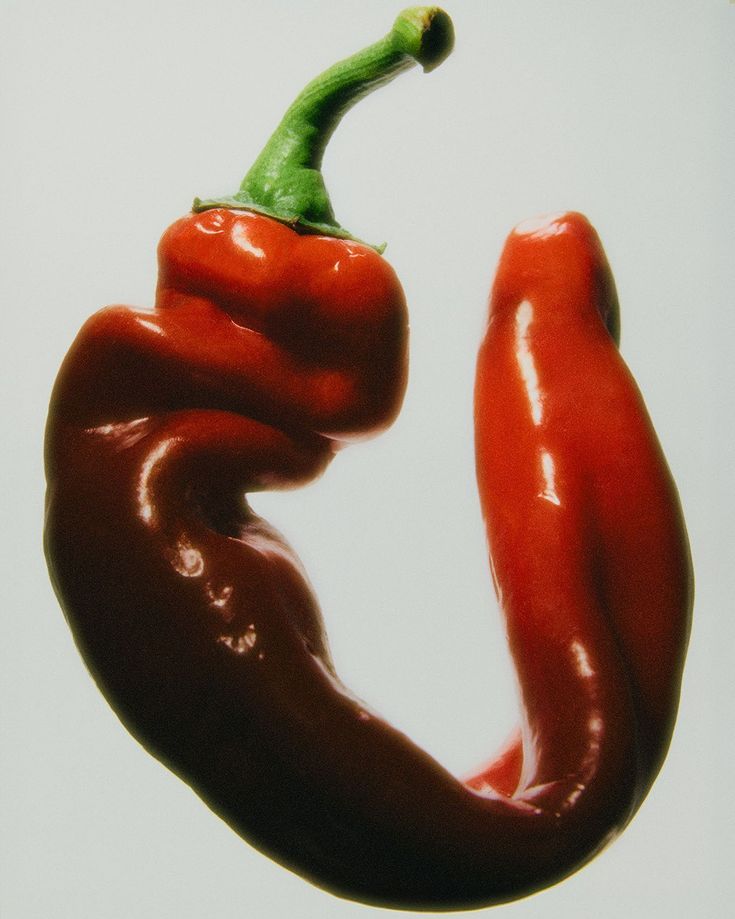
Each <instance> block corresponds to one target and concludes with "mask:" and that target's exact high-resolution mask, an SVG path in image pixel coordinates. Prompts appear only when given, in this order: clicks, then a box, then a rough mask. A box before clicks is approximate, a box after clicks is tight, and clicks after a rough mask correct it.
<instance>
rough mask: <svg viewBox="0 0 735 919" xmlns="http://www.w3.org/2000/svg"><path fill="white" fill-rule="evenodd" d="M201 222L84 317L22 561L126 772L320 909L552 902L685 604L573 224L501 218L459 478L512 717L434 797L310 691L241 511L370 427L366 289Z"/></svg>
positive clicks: (375, 309) (368, 728) (405, 751)
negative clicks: (345, 903) (134, 754)
mask: <svg viewBox="0 0 735 919" xmlns="http://www.w3.org/2000/svg"><path fill="white" fill-rule="evenodd" d="M266 171H267V170H266ZM248 194H249V193H248ZM276 197H278V196H276ZM283 200H285V198H282V199H281V200H280V202H276V203H277V207H276V208H274V207H273V206H272V205H273V201H272V200H271V201H270V203H269V204H268V210H269V211H274V210H277V209H278V208H281V206H282V205H283ZM240 203H242V202H240ZM204 207H205V208H206V209H204V210H203V211H202V212H198V213H194V214H191V215H188V216H186V217H184V218H182V219H181V220H179V221H177V222H176V223H175V224H173V226H172V227H170V228H169V229H168V230H167V231H166V233H165V234H164V236H163V239H162V241H161V245H160V249H159V284H158V290H157V294H156V303H155V307H154V309H153V310H150V311H149V310H139V309H132V308H128V307H123V306H115V307H110V308H108V309H106V310H103V311H102V312H100V313H98V314H96V315H95V316H93V317H92V318H91V319H90V320H89V321H88V323H87V324H86V325H85V326H84V328H83V329H82V331H81V332H80V334H79V336H78V338H77V340H76V341H75V343H74V345H73V347H72V349H71V351H70V352H69V355H68V357H67V359H66V361H65V362H64V365H63V367H62V369H61V372H60V374H59V378H58V380H57V383H56V387H55V389H54V394H53V397H52V404H51V411H50V414H49V423H48V432H47V470H48V473H47V474H48V502H47V520H46V548H47V554H48V559H49V567H50V571H51V575H52V578H53V581H54V585H55V588H56V590H57V593H58V595H59V598H60V600H61V603H62V605H63V607H64V609H65V612H66V615H67V617H68V620H69V622H70V624H71V626H72V629H73V631H74V635H75V638H76V641H77V643H78V645H79V647H80V650H81V652H82V654H83V656H84V658H85V660H86V662H87V664H88V666H89V667H90V669H91V671H92V672H93V674H94V676H95V679H96V680H97V682H98V684H99V686H100V688H101V690H102V691H103V692H104V694H105V695H106V697H107V698H108V699H109V701H110V703H111V704H112V706H113V707H114V709H115V711H116V712H117V713H118V715H119V717H120V718H121V720H122V721H123V723H124V724H125V725H126V726H127V727H128V729H129V730H130V731H131V733H132V734H133V735H134V736H135V737H137V738H138V739H139V740H140V741H141V743H143V744H144V745H145V747H146V748H147V749H148V750H149V751H150V752H151V753H152V754H153V755H154V756H156V757H158V758H159V759H161V760H162V761H163V762H165V763H166V764H167V765H168V766H169V767H170V768H171V769H172V770H173V771H174V772H175V773H176V774H178V775H179V776H181V777H182V778H183V779H184V780H185V781H186V782H188V783H189V784H190V785H191V786H192V788H194V790H195V791H196V792H197V793H198V794H199V795H201V797H202V798H203V799H204V800H205V801H206V802H207V803H208V804H209V806H210V807H211V808H212V809H213V810H214V811H215V812H216V813H218V814H219V815H220V816H221V817H222V818H223V819H224V820H226V821H227V822H228V823H229V824H230V825H231V826H232V827H233V828H234V829H235V830H236V831H237V832H238V833H240V834H241V835H242V836H243V837H244V838H246V839H248V840H249V841H250V842H251V843H253V844H254V845H256V846H257V847H258V848H260V849H261V850H262V851H264V852H266V853H268V854H270V855H271V856H273V857H274V858H276V859H278V860H279V861H280V862H282V863H283V864H285V865H287V866H288V867H290V868H291V869H293V870H295V871H297V872H299V873H300V874H302V875H303V876H305V877H307V878H308V879H310V880H311V881H313V882H314V883H317V884H319V885H322V886H325V887H327V888H329V889H331V890H332V891H333V892H336V893H339V894H341V895H343V896H346V897H350V898H354V899H359V900H362V901H365V902H369V903H376V904H381V905H390V906H397V907H404V908H420V909H427V910H443V909H461V908H469V907H477V906H487V905H492V904H495V903H502V902H505V901H508V900H512V899H516V898H518V897H521V896H524V895H526V894H529V893H531V892H534V891H536V890H539V889H541V888H543V887H545V886H548V885H550V884H553V883H555V882H556V881H558V880H560V879H561V878H563V877H565V876H566V875H568V874H570V873H571V872H573V871H575V870H576V869H577V868H578V867H580V866H581V865H582V864H584V862H585V861H587V860H589V859H590V858H591V857H593V856H594V855H595V854H596V853H597V852H598V851H599V850H600V849H601V848H602V847H603V846H604V845H605V844H606V843H607V842H608V841H609V840H610V839H611V838H612V837H613V836H614V835H616V834H617V833H618V832H619V831H620V830H621V829H622V827H624V825H625V824H626V823H627V821H628V820H629V819H630V817H631V816H632V814H633V813H634V811H635V809H636V808H637V806H638V805H639V804H640V802H641V800H642V797H643V795H644V794H645V792H646V790H647V788H648V786H649V785H650V782H651V781H652V779H653V777H654V776H655V773H656V771H657V769H658V767H659V765H660V762H661V760H662V758H663V755H664V754H665V750H666V747H667V745H668V741H669V737H670V734H671V730H672V726H673V719H674V715H675V710H676V704H677V697H678V689H679V681H680V677H681V669H682V665H683V656H684V651H685V646H686V639H687V633H688V623H689V614H690V605H691V572H690V563H689V555H688V549H687V543H686V535H685V532H684V527H683V522H682V519H681V514H680V511H679V506H678V501H677V498H676V492H675V490H674V487H673V484H672V482H671V479H670V476H669V473H668V470H667V468H666V465H665V462H664V460H663V457H662V455H661V452H660V449H659V447H658V444H657V442H656V438H655V435H654V433H653V431H652V428H651V426H650V422H649V421H648V418H647V415H646V412H645V408H644V406H643V403H642V401H641V399H640V396H639V394H638V392H637V390H636V387H635V384H634V383H633V381H632V380H631V378H630V375H629V373H628V372H627V370H626V368H625V366H624V364H623V363H622V361H621V359H620V356H619V354H618V352H617V348H616V344H615V341H614V338H613V335H611V331H612V332H613V333H614V334H616V327H617V303H616V299H615V293H614V286H613V282H612V279H611V276H610V273H609V269H608V267H607V264H606V261H605V258H604V254H603V253H602V249H601V247H600V244H599V241H598V240H597V237H596V235H595V233H594V231H593V230H592V229H591V227H590V226H589V225H588V224H587V222H586V221H585V220H584V218H582V217H580V216H579V215H575V214H568V215H562V216H560V217H557V218H554V219H551V220H548V221H546V222H542V223H539V224H536V225H534V226H533V227H529V226H526V227H522V228H520V229H519V230H517V231H516V232H514V233H513V234H512V235H511V237H510V239H509V242H508V244H507V247H506V250H505V253H504V255H503V257H502V259H501V263H500V268H499V271H498V276H497V280H496V283H495V287H494V291H493V296H492V300H491V309H490V319H489V323H488V329H487V334H486V337H485V340H484V342H483V345H482V348H481V351H480V357H479V361H478V375H477V387H476V424H477V475H478V484H479V490H480V498H481V501H482V506H483V512H484V516H485V520H486V523H487V529H488V539H489V545H490V550H491V564H492V568H493V572H494V577H495V581H496V585H497V589H498V594H499V598H500V601H501V605H502V608H503V611H504V614H505V616H506V619H507V623H508V634H509V640H510V648H511V651H512V653H513V656H514V660H515V663H516V666H517V669H518V675H519V682H520V685H521V691H522V701H523V709H524V717H523V723H522V731H521V734H520V735H519V736H520V739H519V740H517V741H516V742H514V743H512V744H511V745H510V746H509V747H508V748H507V749H505V750H503V751H502V752H501V753H500V754H499V756H498V757H496V759H495V760H494V761H493V762H492V763H490V764H489V765H487V766H485V767H483V768H482V769H480V770H479V771H478V772H477V774H475V775H473V776H472V777H470V778H469V779H467V780H466V781H460V780H459V779H457V778H455V777H454V776H452V775H450V774H449V773H448V772H447V771H446V770H445V769H444V768H443V767H442V766H441V765H440V764H438V763H437V762H435V761H434V760H433V759H432V758H431V757H429V756H428V755H427V754H426V753H425V752H424V751H422V750H421V749H419V748H418V747H416V746H415V745H414V744H412V743H411V741H410V740H409V739H408V738H406V737H405V736H403V735H402V734H401V733H400V732H398V731H396V730H395V729H394V728H392V727H391V726H390V725H389V724H387V723H386V722H385V721H383V720H382V719H381V718H380V717H379V716H377V715H376V714H375V713H374V712H372V711H370V710H369V709H367V708H366V706H365V705H364V703H362V702H360V701H359V700H357V699H356V698H355V697H354V696H353V695H352V694H351V693H350V692H349V690H348V689H346V688H345V687H344V686H343V685H342V684H341V683H340V681H339V679H338V677H337V675H336V672H335V668H334V665H333V663H332V661H331V658H330V656H329V652H328V648H327V643H326V638H325V635H324V632H323V628H322V623H321V616H320V612H319V607H318V603H317V600H316V598H315V597H314V595H313V592H312V590H311V588H310V586H309V583H308V580H307V577H306V575H305V573H304V571H303V569H302V567H301V565H300V563H299V561H298V559H297V558H296V556H295V555H294V553H293V551H292V550H291V549H290V548H289V546H288V545H287V544H286V542H285V541H284V539H283V538H282V537H281V536H280V535H279V534H277V533H276V532H274V531H273V529H272V528H271V527H269V525H268V524H267V523H266V522H265V521H263V520H262V519H260V518H258V517H257V516H256V515H255V514H254V513H253V512H252V511H251V510H250V508H249V506H248V504H247V502H246V500H245V498H244V497H243V495H244V493H246V492H251V491H257V490H259V489H264V488H278V487H293V486H297V485H301V484H304V483H306V482H308V481H309V480H311V479H313V478H314V477H315V476H318V475H319V474H321V473H322V472H323V471H324V469H325V467H326V466H327V465H328V463H329V461H330V460H331V459H332V457H333V456H334V454H335V452H337V451H338V450H339V449H340V448H341V447H343V446H344V445H346V444H348V443H351V442H353V441H354V440H356V439H359V438H360V437H365V436H368V435H370V434H374V433H376V432H378V431H380V430H381V429H382V428H384V427H385V426H386V425H387V424H389V423H390V421H391V420H392V419H393V417H394V416H395V414H396V413H397V411H398V409H399V407H400V403H401V399H402V395H403V390H404V386H405V379H406V329H407V322H406V310H405V302H404V297H403V293H402V291H401V288H400V285H399V283H398V281H397V279H396V276H395V274H394V272H393V271H392V269H391V268H390V267H389V266H388V264H387V263H386V262H385V261H384V260H383V259H382V258H381V256H380V255H379V254H378V253H377V252H376V251H375V250H373V249H371V248H370V247H369V246H366V245H364V244H361V243H358V242H355V241H353V240H349V239H344V238H336V237H335V236H334V235H326V236H325V235H304V234H303V233H302V232H299V231H298V230H297V229H295V228H294V227H292V226H289V225H288V224H289V223H297V222H295V221H293V220H292V219H290V218H289V216H288V213H283V212H282V213H279V214H276V215H275V216H274V215H273V213H270V214H268V215H265V214H263V213H255V212H252V211H251V210H247V209H237V210H235V209H233V208H232V207H223V206H216V205H215V204H214V203H209V204H207V203H204ZM313 216H314V215H313V214H312V217H313ZM315 222H316V221H315V220H312V219H311V218H310V223H315ZM304 226H305V227H306V228H307V229H309V230H313V229H314V227H313V226H310V225H306V224H305V225H304ZM342 235H344V234H342Z"/></svg>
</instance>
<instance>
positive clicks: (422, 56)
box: [392, 6, 454, 73]
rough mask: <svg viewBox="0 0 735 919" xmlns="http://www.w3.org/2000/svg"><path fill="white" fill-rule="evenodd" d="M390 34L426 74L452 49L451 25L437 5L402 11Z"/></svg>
mask: <svg viewBox="0 0 735 919" xmlns="http://www.w3.org/2000/svg"><path fill="white" fill-rule="evenodd" d="M392 34H393V35H394V36H395V37H396V39H397V40H398V41H399V42H400V43H401V44H402V46H403V48H404V50H405V51H406V53H407V54H410V55H411V57H412V58H414V59H415V60H416V62H417V63H419V64H421V66H422V67H423V69H424V72H425V73H429V72H430V71H431V70H435V69H436V68H437V67H438V66H439V65H440V64H441V63H442V61H444V60H446V58H447V57H448V56H449V55H450V54H451V53H452V49H453V48H454V24H453V23H452V20H451V18H450V17H449V14H448V13H445V12H444V10H443V9H441V8H440V7H438V6H414V7H410V8H409V9H406V10H404V11H403V12H402V13H400V14H399V16H398V18H397V19H396V21H395V23H394V24H393V33H392Z"/></svg>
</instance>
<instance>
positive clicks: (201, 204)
mask: <svg viewBox="0 0 735 919" xmlns="http://www.w3.org/2000/svg"><path fill="white" fill-rule="evenodd" d="M453 46H454V28H453V26H452V20H451V19H450V18H449V16H448V15H447V14H446V13H445V12H444V11H443V10H441V9H439V8H438V7H412V8H411V9H407V10H404V11H403V12H402V13H401V14H400V15H399V16H398V18H397V19H396V21H395V23H394V25H393V28H392V29H391V31H390V32H389V33H388V35H386V36H385V38H383V39H381V40H380V41H378V42H376V43H375V44H374V45H370V46H369V47H368V48H365V49H364V50H363V51H359V52H358V53H357V54H354V55H353V56H352V57H349V58H347V59H346V60H344V61H340V62H339V63H337V64H335V65H334V66H333V67H330V68H329V70H326V71H325V72H324V73H322V74H321V75H320V76H318V77H317V78H316V79H315V80H312V82H311V83H309V85H308V86H307V87H306V88H305V89H304V90H303V91H302V92H301V94H300V95H299V96H298V97H297V98H296V100H295V101H294V102H293V104H292V105H291V107H290V108H289V109H288V111H287V112H286V114H285V115H284V116H283V119H282V121H281V123H280V125H279V126H278V127H277V128H276V130H275V131H274V133H273V134H272V135H271V138H270V139H269V141H268V143H267V144H266V145H265V147H264V148H263V151H262V153H261V154H260V156H259V157H258V158H257V160H256V161H255V163H254V164H253V166H252V168H251V170H250V172H248V174H247V175H246V176H245V178H244V179H243V181H242V184H241V185H240V189H239V191H238V192H237V193H236V194H235V195H232V196H231V197H224V198H211V199H208V200H201V199H200V198H195V199H194V204H193V208H192V209H193V210H194V211H204V210H208V209H210V208H213V207H227V208H234V209H242V210H248V211H255V212H256V213H258V214H265V215H266V216H268V217H273V218H274V219H275V220H279V221H281V222H282V223H285V224H288V225H289V226H292V227H294V228H298V229H301V230H303V231H304V232H312V233H319V234H323V235H326V236H335V237H337V238H339V239H357V237H355V236H353V235H352V234H351V233H349V232H348V231H347V230H345V229H344V228H343V227H341V226H340V225H339V224H338V223H337V221H336V219H335V216H334V211H333V210H332V205H331V202H330V200H329V195H328V194H327V189H326V187H325V185H324V179H323V177H322V174H321V165H322V158H323V156H324V150H325V148H326V146H327V144H328V142H329V139H330V138H331V136H332V134H333V133H334V131H335V128H336V127H337V125H338V124H339V122H340V121H341V119H342V116H343V115H344V114H345V112H347V111H348V110H349V109H350V108H352V106H353V105H354V104H355V103H356V102H358V101H359V100H360V99H362V98H363V97H364V96H366V95H368V93H370V92H372V91H373V90H374V89H377V88H378V87H379V86H383V85H384V84H386V83H388V82H390V81H391V80H392V79H394V77H396V76H398V74H399V73H402V72H403V71H404V70H408V69H409V68H410V67H412V66H413V65H414V64H416V63H418V64H420V65H421V66H422V67H423V69H424V71H425V72H427V73H428V72H429V71H431V70H434V69H435V68H436V67H438V66H439V64H441V63H442V61H443V60H445V58H446V57H447V56H448V55H449V53H450V52H451V50H452V48H453ZM375 248H378V251H382V249H383V248H384V247H375Z"/></svg>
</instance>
